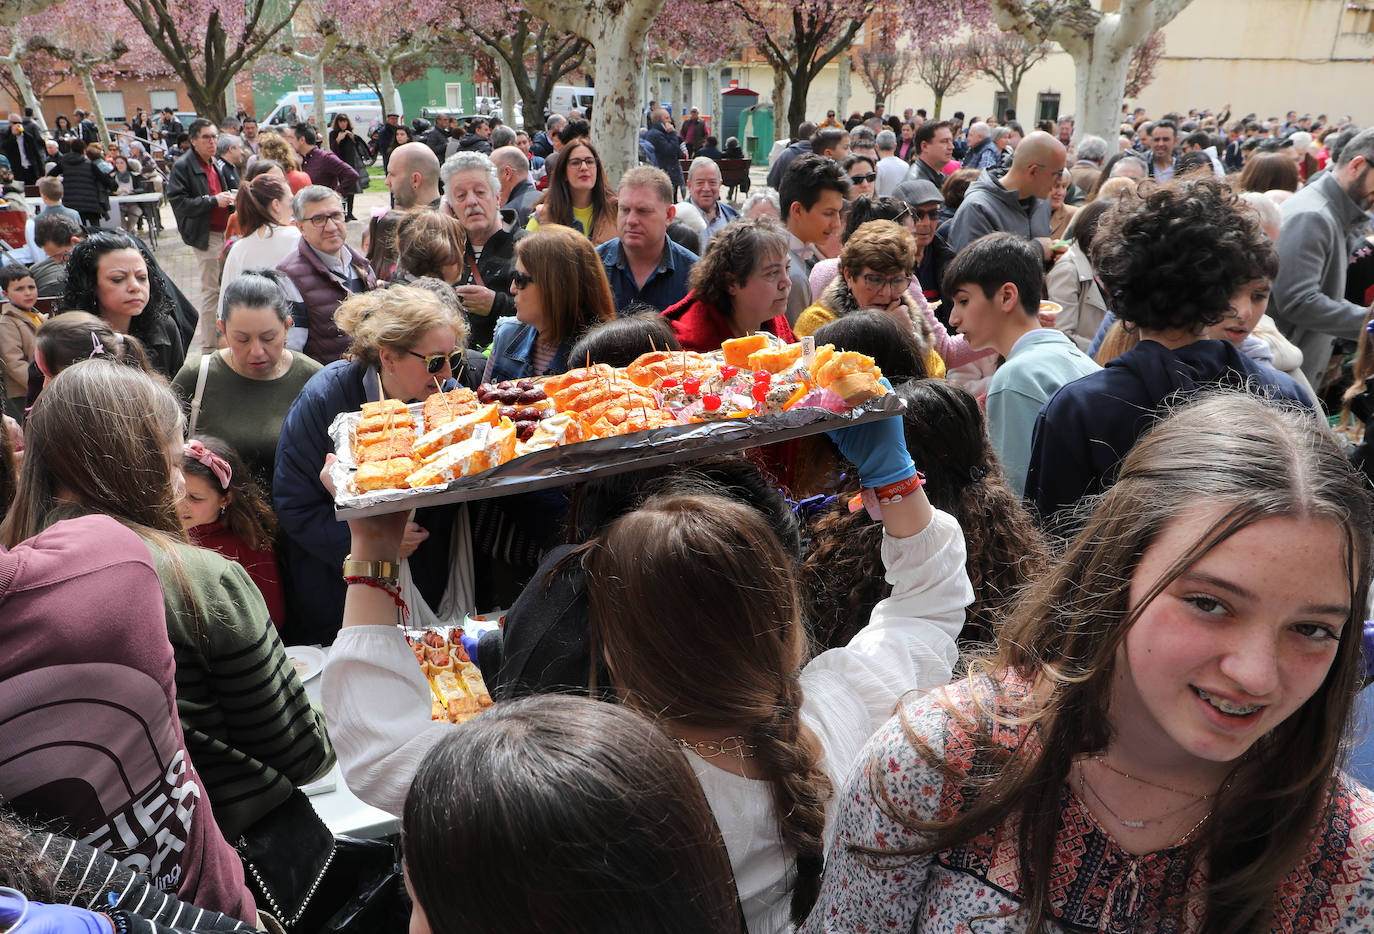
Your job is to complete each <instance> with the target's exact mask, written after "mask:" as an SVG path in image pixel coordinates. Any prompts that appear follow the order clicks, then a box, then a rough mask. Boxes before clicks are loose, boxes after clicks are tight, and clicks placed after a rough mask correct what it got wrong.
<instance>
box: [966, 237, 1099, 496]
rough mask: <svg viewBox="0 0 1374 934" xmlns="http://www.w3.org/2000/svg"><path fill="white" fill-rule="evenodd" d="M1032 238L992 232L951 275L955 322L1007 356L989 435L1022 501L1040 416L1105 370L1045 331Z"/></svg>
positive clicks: (978, 344) (994, 388) (993, 388)
mask: <svg viewBox="0 0 1374 934" xmlns="http://www.w3.org/2000/svg"><path fill="white" fill-rule="evenodd" d="M1042 268H1043V265H1042V255H1041V251H1040V250H1039V249H1038V248H1037V247H1036V245H1035V244H1034V243H1033V242H1031V241H1030V240H1027V239H1025V238H1024V237H1018V236H1016V235H1015V234H1009V233H992V234H988V235H987V236H985V237H980V238H979V239H977V240H975V241H973V242H972V243H970V244H969V245H968V246H966V247H964V249H962V250H960V251H959V253H958V255H956V256H955V257H954V259H953V260H952V261H951V262H950V264H949V266H948V267H947V268H946V270H945V282H944V290H945V294H946V295H948V296H950V297H951V299H952V302H953V306H954V307H953V308H952V309H951V310H950V313H949V323H950V325H951V326H952V327H956V328H958V329H959V331H960V333H962V334H964V335H965V336H966V337H968V342H969V346H970V347H972V348H973V349H974V350H982V349H984V348H987V347H993V348H995V349H996V350H997V352H998V353H999V354H1001V355H1002V356H1003V357H1005V358H1006V362H1005V363H1003V364H1002V365H1001V366H1000V367H998V368H997V372H996V373H994V374H993V376H992V381H991V382H990V383H988V398H987V410H988V435H989V437H990V438H991V439H992V447H993V450H995V451H996V452H997V457H998V459H999V460H1001V462H1002V469H1003V471H1004V472H1005V474H1006V478H1007V483H1008V485H1010V486H1011V488H1012V490H1013V491H1014V492H1015V493H1016V495H1017V496H1020V495H1022V494H1023V493H1024V492H1025V490H1026V468H1027V467H1028V466H1029V464H1030V453H1031V434H1032V432H1033V431H1034V430H1035V417H1036V416H1037V415H1039V414H1040V409H1041V407H1043V406H1044V404H1045V402H1046V401H1048V400H1049V398H1050V396H1052V395H1054V394H1055V393H1056V392H1058V391H1059V387H1060V386H1063V385H1064V384H1065V383H1071V382H1073V381H1074V380H1076V379H1078V378H1079V377H1080V376H1087V375H1088V374H1089V373H1094V372H1096V371H1097V370H1099V369H1101V367H1099V366H1098V365H1097V364H1096V363H1094V362H1093V361H1092V360H1091V359H1090V358H1089V357H1088V355H1087V354H1085V353H1083V351H1081V350H1079V349H1078V348H1077V347H1076V346H1075V345H1074V343H1073V341H1072V340H1070V339H1069V337H1068V336H1067V335H1065V334H1064V333H1063V332H1062V331H1057V330H1055V329H1054V328H1043V327H1041V326H1040V317H1039V315H1040V293H1041V286H1042V284H1043V282H1044V279H1045V276H1044V273H1043V272H1042V271H1041V270H1042Z"/></svg>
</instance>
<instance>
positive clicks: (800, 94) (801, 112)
mask: <svg viewBox="0 0 1374 934" xmlns="http://www.w3.org/2000/svg"><path fill="white" fill-rule="evenodd" d="M810 92H811V76H810V75H808V74H807V73H806V69H805V68H798V69H797V74H796V75H795V76H794V77H793V78H792V93H791V99H790V100H789V101H788V102H787V132H788V133H789V134H793V133H796V132H797V129H798V128H799V127H800V126H801V125H802V124H803V123H804V122H805V121H806V98H807V95H808V94H809V93H810Z"/></svg>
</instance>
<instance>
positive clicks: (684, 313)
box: [663, 289, 797, 353]
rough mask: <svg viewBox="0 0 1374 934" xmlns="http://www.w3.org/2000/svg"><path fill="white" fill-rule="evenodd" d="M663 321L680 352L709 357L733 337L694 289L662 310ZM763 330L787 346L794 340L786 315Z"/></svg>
mask: <svg viewBox="0 0 1374 934" xmlns="http://www.w3.org/2000/svg"><path fill="white" fill-rule="evenodd" d="M663 317H665V318H667V319H668V325H669V327H671V328H672V329H673V334H674V335H675V336H676V337H677V342H678V343H679V344H681V345H682V349H683V350H693V351H696V352H697V353H710V352H711V351H712V350H719V349H720V345H721V344H723V343H725V342H726V341H728V340H730V338H732V337H734V336H735V332H734V331H733V330H731V328H730V320H729V319H728V318H726V317H725V315H723V314H721V313H720V312H719V311H717V310H716V308H715V306H714V305H708V304H706V303H705V302H704V301H702V300H701V299H699V298H697V293H696V290H695V289H694V290H692V291H691V292H688V293H687V297H686V298H684V299H683V300H682V301H680V302H678V303H677V304H676V305H673V306H671V307H670V308H668V309H667V310H665V311H664V312H663ZM763 330H765V331H768V332H769V333H770V334H776V335H777V336H778V337H780V338H782V339H783V340H784V341H786V342H787V343H789V344H791V343H793V342H794V341H796V339H797V336H796V335H795V334H793V333H792V326H791V325H789V324H788V323H787V316H786V315H778V316H777V317H776V318H774V319H773V320H772V321H769V322H768V323H766V324H765V325H764V326H763Z"/></svg>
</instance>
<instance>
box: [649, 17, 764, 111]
mask: <svg viewBox="0 0 1374 934" xmlns="http://www.w3.org/2000/svg"><path fill="white" fill-rule="evenodd" d="M654 27H655V28H654V31H653V33H652V34H651V35H650V37H649V60H650V61H651V62H655V63H658V64H659V65H660V67H662V68H663V69H664V70H665V71H666V72H667V75H668V82H669V92H668V100H670V101H671V102H672V104H673V106H674V108H675V109H676V110H677V113H678V114H681V113H682V112H683V109H684V105H685V104H686V101H685V100H684V93H683V92H684V88H683V71H684V69H686V68H690V67H693V66H708V67H715V66H716V65H717V63H719V62H721V61H723V60H725V59H727V58H730V57H731V56H733V55H737V54H738V53H739V51H740V49H741V48H742V47H743V46H744V44H745V41H746V35H745V32H744V28H743V24H742V23H741V21H740V18H739V16H738V15H737V13H736V11H735V9H734V7H732V6H728V5H725V4H718V3H710V2H703V0H666V2H665V3H664V4H663V9H662V10H661V11H660V12H659V14H658V18H657V19H656V20H655V21H654ZM713 104H714V102H709V103H708V109H710V110H711V111H713V110H714V106H713ZM676 116H677V115H675V118H676Z"/></svg>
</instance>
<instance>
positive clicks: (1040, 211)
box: [949, 130, 1068, 263]
mask: <svg viewBox="0 0 1374 934" xmlns="http://www.w3.org/2000/svg"><path fill="white" fill-rule="evenodd" d="M1067 160H1068V153H1067V152H1066V151H1065V149H1064V144H1063V143H1061V142H1059V140H1057V139H1055V138H1054V137H1053V136H1051V135H1050V134H1048V133H1046V132H1044V131H1043V130H1037V131H1035V132H1034V133H1032V134H1030V135H1029V136H1027V137H1026V138H1025V139H1024V140H1023V141H1022V142H1021V145H1019V146H1017V147H1016V154H1015V155H1014V156H1013V157H1012V163H1011V168H1009V169H1003V168H992V169H983V171H982V174H980V175H979V176H978V177H977V178H976V179H974V181H973V184H971V185H969V186H968V193H967V194H965V195H964V201H963V203H962V204H960V205H959V210H958V211H956V212H955V213H954V219H953V220H952V221H950V226H949V245H950V247H951V248H952V249H953V250H954V252H956V253H958V252H959V251H960V250H962V249H963V248H964V247H966V246H968V245H969V244H970V243H972V242H973V241H974V240H977V239H978V238H979V237H981V236H983V235H984V234H990V233H995V232H997V231H999V230H1000V231H1005V232H1006V233H1013V234H1016V235H1017V236H1018V237H1024V238H1025V239H1027V240H1036V241H1037V242H1039V244H1040V248H1041V252H1043V253H1044V256H1045V262H1046V263H1050V262H1053V261H1054V260H1055V259H1056V258H1057V257H1058V256H1059V254H1061V253H1063V252H1064V249H1065V248H1064V247H1062V246H1061V247H1059V248H1058V249H1054V248H1053V247H1052V246H1051V242H1050V201H1049V198H1050V192H1051V191H1053V189H1054V183H1055V182H1056V181H1057V180H1058V178H1059V175H1060V173H1062V172H1063V171H1064V163H1065V162H1066V161H1067Z"/></svg>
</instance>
